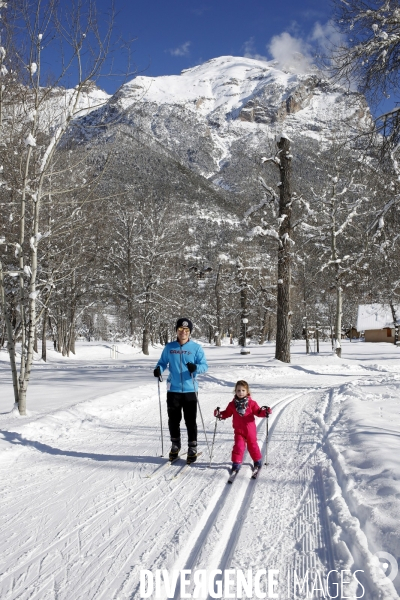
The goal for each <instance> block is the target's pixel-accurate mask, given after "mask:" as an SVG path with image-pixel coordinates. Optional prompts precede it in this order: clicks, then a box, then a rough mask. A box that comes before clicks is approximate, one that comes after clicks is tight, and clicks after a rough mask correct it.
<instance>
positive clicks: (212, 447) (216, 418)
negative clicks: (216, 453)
mask: <svg viewBox="0 0 400 600" xmlns="http://www.w3.org/2000/svg"><path fill="white" fill-rule="evenodd" d="M217 411H218V413H219V406H217ZM217 425H218V417H215V427H214V435H213V441H212V444H211V454H210V467H211V461H212V455H213V450H214V441H215V434H216V433H217Z"/></svg>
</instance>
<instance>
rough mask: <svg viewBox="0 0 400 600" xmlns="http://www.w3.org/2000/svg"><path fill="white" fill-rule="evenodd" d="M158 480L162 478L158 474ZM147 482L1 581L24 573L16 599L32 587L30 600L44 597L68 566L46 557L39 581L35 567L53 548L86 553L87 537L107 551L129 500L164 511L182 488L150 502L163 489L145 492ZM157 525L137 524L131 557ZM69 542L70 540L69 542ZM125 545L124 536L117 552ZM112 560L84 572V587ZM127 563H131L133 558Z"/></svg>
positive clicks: (107, 559) (14, 594)
mask: <svg viewBox="0 0 400 600" xmlns="http://www.w3.org/2000/svg"><path fill="white" fill-rule="evenodd" d="M164 472H165V471H164ZM185 478H186V476H182V481H184V480H185ZM156 479H158V477H157V478H156ZM152 481H153V480H152ZM146 483H147V482H144V483H143V484H142V485H140V486H139V488H136V490H135V493H134V494H133V495H132V494H131V493H129V492H128V493H126V494H124V495H121V496H120V497H119V498H118V499H117V500H115V501H114V502H113V503H112V504H110V505H108V506H107V507H105V508H104V509H103V510H102V511H100V512H97V513H96V514H95V515H93V516H92V517H89V518H88V519H86V520H85V521H84V522H83V523H80V524H79V526H77V527H75V528H74V529H73V530H70V531H69V532H68V533H67V534H65V535H63V536H61V537H60V538H58V539H57V540H56V541H55V542H53V543H52V544H50V545H49V546H48V547H47V548H46V550H43V551H42V552H39V553H36V554H34V555H30V556H29V559H28V560H26V561H24V562H23V563H21V562H19V563H18V567H17V569H15V570H14V571H13V572H12V573H10V572H4V573H3V574H2V576H1V578H0V582H3V581H4V580H5V579H7V577H13V578H14V579H15V578H17V579H18V578H19V576H18V573H21V574H24V578H23V581H21V588H22V589H19V590H18V589H16V588H18V587H19V586H18V584H17V585H16V586H14V585H13V584H11V585H12V587H13V598H15V600H17V599H18V598H21V597H22V595H23V594H24V593H27V592H28V590H29V600H40V599H41V597H42V595H43V592H44V591H45V590H46V589H47V588H48V587H49V585H53V583H54V579H55V578H56V577H57V575H58V574H59V573H62V572H63V571H65V565H64V564H62V565H61V566H59V567H58V568H56V569H54V568H53V567H54V564H55V563H57V562H59V556H58V555H57V553H56V555H55V556H54V558H53V559H51V560H50V561H49V560H46V565H45V566H44V567H39V575H40V580H41V582H40V583H39V584H38V581H37V580H38V573H37V571H36V568H35V567H34V565H35V563H38V562H39V563H40V564H41V562H42V561H43V559H44V558H45V557H46V556H48V555H49V554H50V553H51V551H52V550H54V549H57V548H58V547H59V546H60V545H61V546H62V548H61V549H60V551H61V552H62V554H63V555H65V554H67V553H68V552H73V551H75V552H76V550H77V549H78V554H82V553H83V552H84V550H85V543H86V541H87V540H88V541H89V543H90V545H93V543H95V540H96V539H97V540H98V544H99V545H98V548H99V547H101V546H104V550H105V551H106V550H107V548H108V547H109V545H110V542H111V541H112V539H110V537H109V536H107V535H106V534H107V533H109V531H110V529H111V528H112V525H113V523H119V522H120V520H121V515H122V513H124V512H125V510H126V506H125V501H127V500H129V499H130V500H132V499H134V498H136V497H137V496H139V495H140V497H141V501H140V503H139V504H138V505H135V509H137V508H139V509H140V507H142V506H143V505H146V511H150V512H151V511H161V509H162V508H163V507H164V506H165V505H167V504H168V503H169V502H170V500H171V498H173V496H174V494H175V493H176V492H177V491H178V489H179V488H178V487H177V486H173V488H172V490H171V491H170V493H169V494H166V495H164V496H162V498H161V499H157V500H156V502H154V503H153V504H148V502H149V498H148V497H149V496H150V498H151V496H152V495H153V494H155V493H156V492H159V490H158V489H157V488H156V487H152V489H151V490H149V491H148V492H147V493H144V494H143V492H142V491H139V490H142V488H143V487H146ZM174 488H175V489H174ZM111 509H117V510H115V511H114V514H113V516H112V518H111V519H107V520H106V522H105V523H104V524H102V525H101V523H102V519H103V517H104V515H106V514H107V513H108V512H109V511H110V510H111ZM99 524H100V527H98V529H97V530H96V533H95V539H93V537H92V535H91V534H92V532H93V529H94V528H95V527H96V526H98V525H99ZM155 526H156V524H155V523H154V522H151V523H150V525H149V527H147V528H146V529H145V530H144V531H143V528H142V524H141V523H140V520H139V524H138V525H137V527H135V528H132V529H131V530H130V539H132V540H134V545H133V547H132V549H131V552H130V557H131V556H132V555H133V554H134V553H135V551H136V550H137V549H138V548H139V547H140V544H141V543H142V542H143V540H144V539H146V538H147V537H148V536H149V534H150V532H151V530H152V529H154V528H155ZM88 527H90V529H87V528H88ZM84 529H87V531H84V532H82V530H84ZM118 534H119V530H117V531H116V537H117V536H118ZM69 539H71V540H72V541H70V542H68V540H69ZM65 542H67V543H66V544H65ZM125 544H126V539H125V538H124V539H123V540H122V541H121V542H120V543H119V544H117V547H116V548H114V552H115V551H118V549H119V548H121V547H123V546H124V545H125ZM77 547H78V548H77ZM106 554H107V552H106ZM109 561H110V557H109V556H108V554H107V556H106V560H99V561H98V563H97V564H96V566H95V567H94V568H93V569H92V570H91V571H90V573H89V574H87V575H86V576H85V575H84V576H83V577H82V578H81V582H80V583H81V585H82V587H83V589H84V588H85V584H86V583H88V581H87V580H88V579H90V580H92V581H96V579H97V577H99V579H97V581H99V580H100V579H101V578H102V577H101V574H102V570H103V568H104V566H105V562H109ZM126 562H127V563H130V560H128V561H126ZM125 566H126V564H124V567H125ZM30 572H31V573H30ZM96 576H97V577H96ZM43 579H44V581H43ZM105 594H106V595H105V597H106V598H107V597H109V596H108V594H107V592H105ZM103 596H104V594H103V593H102V594H101V595H96V598H97V599H98V600H100V598H102V597H103Z"/></svg>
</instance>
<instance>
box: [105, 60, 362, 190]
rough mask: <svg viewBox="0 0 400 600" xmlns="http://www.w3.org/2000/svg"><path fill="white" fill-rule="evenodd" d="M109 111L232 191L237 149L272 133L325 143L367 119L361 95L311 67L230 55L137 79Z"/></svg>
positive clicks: (261, 147) (255, 147) (267, 139)
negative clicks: (293, 69) (300, 70)
mask: <svg viewBox="0 0 400 600" xmlns="http://www.w3.org/2000/svg"><path fill="white" fill-rule="evenodd" d="M109 108H112V110H111V111H110V113H109V114H110V115H112V118H115V115H116V114H118V115H120V118H121V119H122V121H123V122H124V123H125V124H126V125H128V126H129V127H131V128H133V129H135V128H139V129H140V130H141V131H142V132H145V133H146V134H147V136H149V137H151V138H154V139H156V140H157V141H159V142H161V143H162V144H163V145H164V146H165V147H167V148H168V150H169V151H170V152H171V153H172V154H173V155H174V156H175V157H176V158H178V159H179V161H180V162H181V163H182V164H184V165H186V166H188V167H189V168H191V169H193V170H194V171H196V172H197V173H198V174H200V175H201V176H203V177H205V178H207V179H209V180H211V181H213V182H214V183H215V184H217V185H219V186H220V187H222V188H224V189H231V190H232V189H237V185H238V182H237V181H236V177H235V174H234V172H232V167H233V166H234V165H236V163H237V161H238V157H239V156H240V155H241V153H243V152H245V153H246V154H249V153H254V154H257V153H258V152H265V151H266V148H267V147H268V146H269V145H270V144H271V141H273V140H274V138H275V137H276V136H277V135H280V134H282V133H283V134H285V135H286V136H289V137H290V139H292V140H293V142H294V146H296V143H297V142H300V140H301V145H302V146H304V145H305V144H306V145H307V144H312V145H315V144H317V145H318V146H321V145H322V146H326V144H328V143H329V141H330V140H332V138H333V137H334V136H337V135H340V132H342V131H344V130H345V129H348V127H350V125H351V127H353V128H355V129H364V128H365V127H367V126H368V125H369V124H370V113H369V109H368V106H367V104H366V101H365V99H364V98H363V97H362V96H361V95H360V94H357V93H351V94H349V93H348V92H347V91H346V90H344V89H343V88H340V87H338V86H334V85H332V84H330V83H329V82H328V81H326V80H324V79H323V78H322V77H321V75H320V74H319V73H318V72H317V71H315V72H311V73H309V74H293V73H290V72H284V71H281V70H279V69H278V68H277V65H276V64H274V63H269V62H263V61H258V60H253V59H250V58H243V57H232V56H223V57H219V58H215V59H212V60H210V61H208V62H206V63H204V64H202V65H200V66H196V67H193V68H191V69H188V70H185V71H183V72H182V73H181V75H173V76H165V77H144V76H138V77H136V78H135V79H133V80H132V81H130V82H129V83H127V84H126V85H124V86H123V87H122V88H121V89H120V90H119V91H118V93H116V94H115V95H114V96H113V97H112V98H111V99H110V101H109ZM103 118H104V115H103ZM109 118H111V116H110V117H109ZM235 170H236V169H235V168H234V169H233V171H235Z"/></svg>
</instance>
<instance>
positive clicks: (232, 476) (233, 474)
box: [228, 471, 239, 483]
mask: <svg viewBox="0 0 400 600" xmlns="http://www.w3.org/2000/svg"><path fill="white" fill-rule="evenodd" d="M238 473H239V471H233V473H232V475H231V476H230V477H229V479H228V483H233V482H234V481H235V479H236V475H237V474H238Z"/></svg>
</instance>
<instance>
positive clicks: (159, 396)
mask: <svg viewBox="0 0 400 600" xmlns="http://www.w3.org/2000/svg"><path fill="white" fill-rule="evenodd" d="M160 381H162V377H161V376H160V377H159V378H158V380H157V383H158V404H159V406H160V427H161V456H164V437H163V427H162V411H161V392H160Z"/></svg>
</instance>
